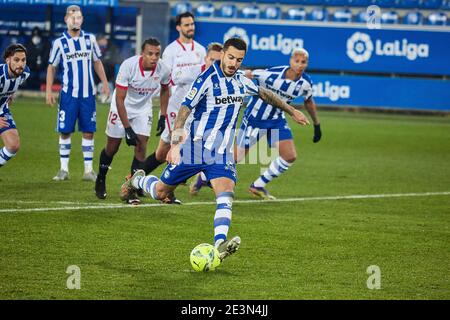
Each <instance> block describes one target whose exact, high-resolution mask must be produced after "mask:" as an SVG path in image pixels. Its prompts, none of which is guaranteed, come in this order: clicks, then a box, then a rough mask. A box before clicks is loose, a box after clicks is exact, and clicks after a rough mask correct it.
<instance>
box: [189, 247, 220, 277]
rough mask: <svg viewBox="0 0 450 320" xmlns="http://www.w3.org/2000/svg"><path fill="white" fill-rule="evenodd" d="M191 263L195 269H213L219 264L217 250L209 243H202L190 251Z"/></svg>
mask: <svg viewBox="0 0 450 320" xmlns="http://www.w3.org/2000/svg"><path fill="white" fill-rule="evenodd" d="M191 265H192V268H194V270H195V271H214V269H216V268H217V267H218V266H219V265H220V259H219V251H218V250H217V249H216V248H214V246H213V245H210V244H209V243H202V244H199V245H198V246H196V247H195V248H194V249H193V250H192V251H191Z"/></svg>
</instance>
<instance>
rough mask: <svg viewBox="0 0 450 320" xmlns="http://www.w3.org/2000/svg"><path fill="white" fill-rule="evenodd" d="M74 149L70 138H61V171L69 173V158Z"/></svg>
mask: <svg viewBox="0 0 450 320" xmlns="http://www.w3.org/2000/svg"><path fill="white" fill-rule="evenodd" d="M71 148H72V144H71V139H70V137H69V138H67V139H63V138H62V137H61V136H60V137H59V160H60V162H61V170H64V171H67V172H69V156H70V149H71Z"/></svg>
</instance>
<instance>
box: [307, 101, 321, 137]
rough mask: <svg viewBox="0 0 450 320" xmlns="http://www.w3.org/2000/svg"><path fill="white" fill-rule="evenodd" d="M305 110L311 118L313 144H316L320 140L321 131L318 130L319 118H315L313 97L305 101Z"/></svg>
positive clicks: (315, 109) (315, 110)
mask: <svg viewBox="0 0 450 320" xmlns="http://www.w3.org/2000/svg"><path fill="white" fill-rule="evenodd" d="M305 108H306V111H308V113H309V116H310V117H311V119H312V121H313V123H314V137H313V142H314V143H317V142H319V141H320V139H321V138H322V130H321V129H320V120H319V117H318V116H317V107H316V103H315V102H314V99H313V97H310V98H309V99H308V100H306V101H305Z"/></svg>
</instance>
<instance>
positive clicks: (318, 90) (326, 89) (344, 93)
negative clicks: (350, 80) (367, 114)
mask: <svg viewBox="0 0 450 320" xmlns="http://www.w3.org/2000/svg"><path fill="white" fill-rule="evenodd" d="M313 96H314V97H319V98H328V99H330V100H331V101H333V102H335V101H338V100H339V99H349V98H350V87H349V86H345V85H344V86H337V85H332V84H331V83H330V81H325V83H322V82H318V83H316V84H313Z"/></svg>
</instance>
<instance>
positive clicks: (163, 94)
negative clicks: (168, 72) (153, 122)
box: [156, 84, 170, 136]
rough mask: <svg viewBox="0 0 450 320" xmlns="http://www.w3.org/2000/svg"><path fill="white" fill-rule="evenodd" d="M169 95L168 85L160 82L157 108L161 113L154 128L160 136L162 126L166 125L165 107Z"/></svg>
mask: <svg viewBox="0 0 450 320" xmlns="http://www.w3.org/2000/svg"><path fill="white" fill-rule="evenodd" d="M169 96H170V89H169V85H167V84H161V91H160V94H159V108H160V110H161V114H160V116H159V119H158V127H157V128H156V135H157V136H160V135H161V134H162V133H163V131H164V128H165V126H166V117H167V108H168V105H169Z"/></svg>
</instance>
